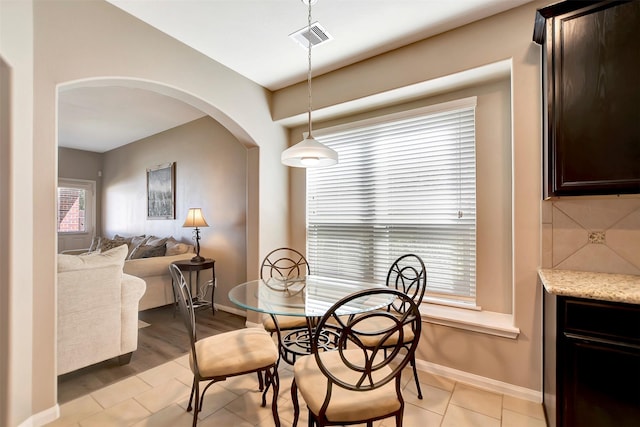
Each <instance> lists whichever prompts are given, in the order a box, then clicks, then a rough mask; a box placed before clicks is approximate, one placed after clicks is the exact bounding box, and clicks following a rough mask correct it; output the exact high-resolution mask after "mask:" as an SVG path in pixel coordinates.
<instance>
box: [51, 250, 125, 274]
mask: <svg viewBox="0 0 640 427" xmlns="http://www.w3.org/2000/svg"><path fill="white" fill-rule="evenodd" d="M127 252H128V248H127V245H126V244H123V245H120V246H117V247H115V248H113V249H109V250H106V251H104V252H93V253H89V254H85V255H66V254H58V273H61V272H64V271H76V270H87V269H91V268H96V267H106V266H111V265H116V266H119V267H120V268H123V267H124V260H125V258H126V257H127Z"/></svg>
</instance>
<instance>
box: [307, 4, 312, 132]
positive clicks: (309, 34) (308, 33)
mask: <svg viewBox="0 0 640 427" xmlns="http://www.w3.org/2000/svg"><path fill="white" fill-rule="evenodd" d="M306 1H307V3H308V4H309V14H308V17H307V20H308V26H307V39H308V42H309V48H308V52H307V59H308V65H309V68H308V71H307V90H308V97H309V111H308V115H307V117H308V122H309V136H307V138H313V136H312V135H311V107H312V106H311V45H312V43H311V3H312V1H311V0H306Z"/></svg>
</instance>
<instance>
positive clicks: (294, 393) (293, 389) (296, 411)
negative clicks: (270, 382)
mask: <svg viewBox="0 0 640 427" xmlns="http://www.w3.org/2000/svg"><path fill="white" fill-rule="evenodd" d="M291 401H292V402H293V424H291V427H296V426H297V425H298V418H299V417H300V406H299V405H298V385H297V384H296V379H295V378H294V379H293V381H292V382H291Z"/></svg>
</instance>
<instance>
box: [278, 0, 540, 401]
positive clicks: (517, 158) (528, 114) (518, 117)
mask: <svg viewBox="0 0 640 427" xmlns="http://www.w3.org/2000/svg"><path fill="white" fill-rule="evenodd" d="M545 4H546V3H545V2H534V3H531V4H529V5H525V6H522V7H519V8H517V9H513V10H511V11H509V12H506V13H503V14H500V15H496V16H494V17H491V18H488V19H485V20H482V21H479V22H476V23H473V24H470V25H467V26H464V27H461V28H458V29H456V30H453V31H450V32H447V33H444V34H442V35H439V36H436V37H433V38H430V39H427V40H424V41H421V42H418V43H414V44H412V45H409V46H407V47H404V48H400V49H397V50H394V51H392V52H390V53H388V54H385V55H381V56H378V57H375V58H373V59H370V60H366V61H362V62H360V63H358V64H355V65H352V66H349V67H345V68H343V69H341V70H339V71H337V72H334V73H329V74H326V75H323V76H320V77H317V78H314V81H313V105H314V111H316V112H317V115H318V116H323V115H324V114H328V113H327V112H328V111H331V108H334V107H336V106H340V107H342V108H347V109H348V108H349V105H350V104H349V103H351V102H352V101H354V100H361V99H367V98H368V97H373V96H377V97H378V98H376V99H379V96H380V95H381V94H385V93H389V92H392V91H394V90H396V89H398V88H402V87H405V86H409V85H419V84H421V83H423V82H427V81H431V80H434V79H438V78H440V77H443V76H447V75H451V74H456V73H462V72H465V71H468V70H472V69H474V68H477V67H481V66H484V65H487V64H491V63H497V62H500V61H503V60H508V61H511V72H510V75H511V79H510V85H511V99H510V100H509V101H508V102H509V103H510V104H511V105H510V111H511V118H510V121H511V123H510V127H509V128H508V130H506V131H507V132H509V136H508V138H509V139H510V142H511V152H510V153H508V155H510V156H511V157H512V159H510V160H511V163H510V164H509V167H510V168H512V170H513V171H514V172H513V174H510V173H509V171H506V170H505V169H504V168H502V169H500V171H499V172H498V173H500V174H502V177H501V178H502V179H512V182H511V190H510V191H511V195H506V194H504V193H503V192H502V191H500V192H498V193H495V194H484V195H482V194H480V192H481V191H485V192H486V191H487V189H481V188H479V190H478V191H479V197H481V196H482V197H485V196H486V198H485V202H484V203H488V204H494V205H496V206H500V208H499V209H498V211H499V215H500V217H501V218H504V219H505V220H507V221H509V217H510V222H511V223H512V232H511V233H510V235H509V234H505V235H503V236H501V237H500V239H499V246H500V247H501V249H502V251H512V253H511V254H509V255H508V256H509V258H510V259H511V260H512V265H511V268H510V271H505V270H499V271H498V272H497V274H496V276H497V278H498V280H501V279H500V278H505V277H504V276H505V275H507V276H509V275H511V276H510V277H506V278H505V279H506V281H507V282H508V286H509V287H510V288H511V291H510V292H509V291H505V292H504V294H502V295H492V296H491V298H496V299H497V301H495V303H494V304H492V303H491V302H489V300H487V299H485V300H484V301H485V302H486V304H487V305H488V306H490V307H494V308H500V307H504V306H509V307H511V310H512V313H513V316H514V324H515V326H516V327H518V328H520V334H519V336H518V338H517V339H515V340H513V339H509V338H502V337H496V336H491V335H485V334H481V333H477V332H470V331H466V330H462V329H455V328H452V327H446V326H439V325H434V324H425V325H424V329H423V336H422V342H421V345H420V347H419V349H418V352H417V358H418V359H421V361H423V362H430V363H434V364H436V365H439V366H443V367H446V368H451V369H454V370H459V371H463V372H466V373H469V374H474V375H477V376H480V377H484V378H489V379H492V380H496V381H500V382H504V383H507V384H511V385H514V386H517V387H522V388H524V389H525V390H531V391H533V392H539V391H540V389H541V372H542V365H541V303H540V297H539V294H540V292H539V288H538V285H537V276H536V272H537V268H538V266H539V265H540V251H541V246H540V195H541V193H540V182H541V163H540V153H541V151H540V150H541V145H540V144H541V111H542V110H541V103H540V96H541V95H540V94H541V82H540V48H539V46H537V45H535V44H534V43H533V42H532V28H533V21H534V17H535V10H536V8H539V7H541V6H543V5H545ZM450 90H451V89H449V91H450ZM304 96H305V87H304V84H299V85H296V86H292V87H289V88H285V89H283V90H281V91H278V92H276V93H275V94H274V97H273V99H274V105H273V111H274V117H275V118H276V119H279V120H287V119H289V118H291V117H295V116H296V115H298V114H300V113H301V112H303V111H304V103H303V102H302V99H303V97H304ZM438 96H443V95H442V94H439V95H438ZM293 99H299V100H300V102H299V103H293V102H292V100H293ZM325 110H326V111H325ZM350 115H351V116H353V115H354V113H351V114H350ZM351 118H352V117H349V114H344V113H343V114H342V116H341V117H338V118H336V119H335V120H338V121H345V120H348V119H351ZM323 125H324V123H322V124H316V125H315V126H314V127H317V126H323ZM479 126H481V125H480V124H479ZM505 129H507V128H505V127H499V130H498V132H500V133H502V132H505ZM301 130H303V128H298V129H294V131H293V132H292V133H291V137H290V143H295V142H297V141H298V140H299V139H300V136H301V135H300V131H301ZM497 154H498V153H497ZM499 154H500V155H507V152H506V151H503V152H501V153H499ZM291 175H292V186H291V190H290V191H291V197H292V203H291V206H292V219H293V221H292V226H293V227H294V228H293V229H292V230H291V232H290V234H291V236H292V241H294V242H296V246H301V247H304V240H303V239H304V235H305V230H304V199H303V198H302V197H301V195H303V194H304V187H303V184H301V182H303V180H304V173H303V172H301V171H298V170H292V171H291ZM301 186H302V188H301ZM479 209H480V206H479ZM478 216H479V218H478V220H479V226H480V227H483V229H482V230H479V231H478V234H479V238H481V237H482V234H483V233H485V237H484V238H485V239H490V236H489V235H488V234H490V233H492V232H493V230H492V229H491V227H492V226H491V223H482V221H483V220H482V219H481V218H480V212H479V213H478ZM498 221H499V220H498ZM506 236H509V238H510V239H511V241H510V242H505V241H504V237H506ZM485 248H486V247H485ZM483 258H484V261H483ZM486 261H487V258H486V257H484V255H483V254H479V255H478V262H486ZM481 270H482V271H485V272H486V273H487V274H488V275H491V273H492V269H491V268H490V266H488V265H479V266H478V271H481ZM484 280H486V279H483V281H484ZM479 286H482V283H481V282H480V281H479ZM480 292H481V293H482V292H484V291H480Z"/></svg>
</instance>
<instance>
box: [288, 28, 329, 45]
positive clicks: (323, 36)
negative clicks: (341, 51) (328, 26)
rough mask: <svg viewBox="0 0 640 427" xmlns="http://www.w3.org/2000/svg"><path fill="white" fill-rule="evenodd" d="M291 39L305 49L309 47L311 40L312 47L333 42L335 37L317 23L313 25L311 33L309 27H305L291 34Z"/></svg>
mask: <svg viewBox="0 0 640 427" xmlns="http://www.w3.org/2000/svg"><path fill="white" fill-rule="evenodd" d="M289 37H291V38H292V39H293V40H295V41H296V42H297V43H298V44H300V46H302V47H304V48H305V49H307V47H308V46H309V40H311V47H315V46H318V45H319V44H321V43H325V42H328V41H330V40H333V37H331V35H329V33H327V32H326V31H325V29H324V28H322V25H320V24H319V23H317V22H314V23H313V24H311V32H309V27H307V26H305V27H304V28H301V29H300V30H298V31H296V32H295V33H291V34H289Z"/></svg>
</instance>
